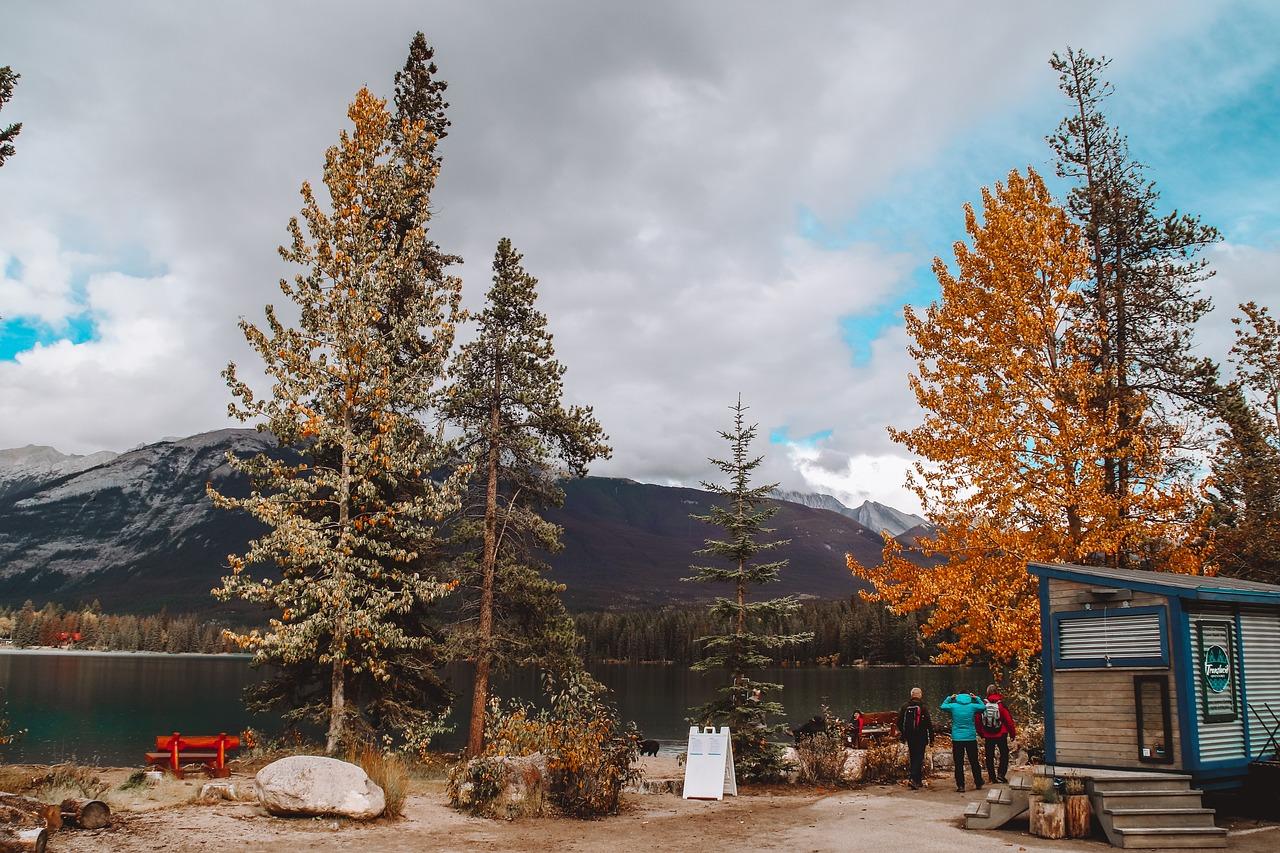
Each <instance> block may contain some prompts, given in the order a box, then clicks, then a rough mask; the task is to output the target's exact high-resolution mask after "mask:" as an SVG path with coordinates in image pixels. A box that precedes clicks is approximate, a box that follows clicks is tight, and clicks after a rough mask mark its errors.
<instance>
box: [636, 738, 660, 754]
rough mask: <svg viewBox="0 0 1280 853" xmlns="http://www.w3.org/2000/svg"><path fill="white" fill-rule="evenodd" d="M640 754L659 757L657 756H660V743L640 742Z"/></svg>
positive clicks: (651, 741)
mask: <svg viewBox="0 0 1280 853" xmlns="http://www.w3.org/2000/svg"><path fill="white" fill-rule="evenodd" d="M640 754H641V755H653V756H657V754H658V742H657V741H656V740H642V741H640Z"/></svg>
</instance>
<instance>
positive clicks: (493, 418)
mask: <svg viewBox="0 0 1280 853" xmlns="http://www.w3.org/2000/svg"><path fill="white" fill-rule="evenodd" d="M501 400H502V370H501V367H498V368H495V371H494V379H493V399H492V402H491V403H490V406H489V456H488V460H487V465H486V468H487V471H486V474H487V477H486V486H485V499H484V557H483V562H482V565H481V581H480V625H479V632H480V637H479V640H480V642H479V645H478V647H477V648H476V675H475V683H474V688H473V691H472V694H471V729H470V732H469V733H468V737H467V755H469V756H472V757H474V756H477V755H479V754H480V750H482V749H484V715H485V709H486V707H487V706H488V704H489V670H490V668H491V667H492V664H493V649H492V644H493V580H494V574H495V571H496V568H497V564H498V430H499V428H500V427H501V426H502V423H501Z"/></svg>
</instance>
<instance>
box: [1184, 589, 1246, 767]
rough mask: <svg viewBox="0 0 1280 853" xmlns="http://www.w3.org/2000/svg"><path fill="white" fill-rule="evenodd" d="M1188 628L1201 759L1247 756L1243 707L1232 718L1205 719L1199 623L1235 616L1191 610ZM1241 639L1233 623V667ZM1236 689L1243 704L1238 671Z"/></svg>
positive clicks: (1228, 620)
mask: <svg viewBox="0 0 1280 853" xmlns="http://www.w3.org/2000/svg"><path fill="white" fill-rule="evenodd" d="M1188 617H1189V618H1188V620H1187V625H1188V630H1189V631H1190V637H1189V638H1188V640H1189V642H1190V648H1191V657H1192V661H1191V665H1192V666H1193V667H1194V668H1195V673H1194V677H1193V678H1192V681H1193V682H1194V683H1195V691H1196V693H1195V700H1196V707H1195V714H1194V721H1195V725H1196V726H1197V727H1198V728H1197V731H1198V733H1199V736H1200V760H1201V761H1221V760H1223V759H1229V758H1240V759H1243V758H1245V752H1244V713H1243V710H1244V709H1243V708H1240V710H1239V712H1238V713H1237V715H1236V718H1235V719H1234V720H1232V721H1230V722H1221V723H1206V722H1205V720H1204V695H1205V685H1204V677H1203V675H1202V673H1201V672H1200V669H1201V661H1200V657H1199V653H1198V646H1199V633H1198V631H1197V630H1196V626H1197V625H1199V624H1200V623H1201V622H1212V623H1215V624H1220V623H1223V622H1226V623H1228V624H1232V623H1234V621H1235V616H1234V614H1232V613H1226V612H1224V613H1191V614H1188ZM1239 642H1240V639H1239V638H1238V637H1237V636H1236V635H1235V628H1234V626H1233V627H1232V629H1231V648H1230V649H1229V650H1228V653H1229V654H1230V656H1231V661H1232V668H1233V669H1234V668H1235V661H1236V660H1237V659H1238V657H1237V650H1236V644H1237V643H1239ZM1233 684H1234V685H1235V687H1234V689H1235V691H1236V703H1237V706H1239V704H1240V680H1239V676H1238V674H1237V677H1236V679H1235V680H1234V681H1233Z"/></svg>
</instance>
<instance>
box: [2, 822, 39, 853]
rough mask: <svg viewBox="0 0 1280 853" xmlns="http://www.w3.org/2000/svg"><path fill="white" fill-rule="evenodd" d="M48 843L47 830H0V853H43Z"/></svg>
mask: <svg viewBox="0 0 1280 853" xmlns="http://www.w3.org/2000/svg"><path fill="white" fill-rule="evenodd" d="M48 843H49V831H48V830H47V829H39V828H36V829H19V830H12V829H0V853H32V851H34V853H44V849H45V846H46V845H48Z"/></svg>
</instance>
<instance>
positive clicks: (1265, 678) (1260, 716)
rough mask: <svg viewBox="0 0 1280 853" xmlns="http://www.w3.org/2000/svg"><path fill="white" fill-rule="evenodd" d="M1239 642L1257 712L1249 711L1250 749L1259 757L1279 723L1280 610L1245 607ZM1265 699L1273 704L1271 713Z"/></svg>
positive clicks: (1248, 691) (1248, 695)
mask: <svg viewBox="0 0 1280 853" xmlns="http://www.w3.org/2000/svg"><path fill="white" fill-rule="evenodd" d="M1240 642H1241V643H1242V644H1243V646H1244V672H1245V694H1246V698H1247V699H1248V700H1249V704H1250V705H1251V706H1253V708H1254V709H1255V710H1256V712H1257V713H1250V714H1249V750H1250V752H1252V753H1253V757H1255V758H1256V757H1257V756H1258V755H1259V754H1260V753H1261V752H1262V751H1263V749H1264V748H1267V738H1268V737H1269V736H1270V734H1271V732H1272V730H1273V729H1275V728H1276V727H1277V725H1278V724H1280V613H1276V612H1275V611H1270V612H1265V611H1250V610H1245V611H1243V612H1242V613H1241V614H1240ZM1263 703H1266V705H1269V706H1270V708H1271V714H1268V713H1267V710H1266V708H1264V706H1263ZM1272 714H1274V715H1275V716H1272ZM1277 740H1280V735H1277ZM1268 751H1270V749H1269V748H1268Z"/></svg>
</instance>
